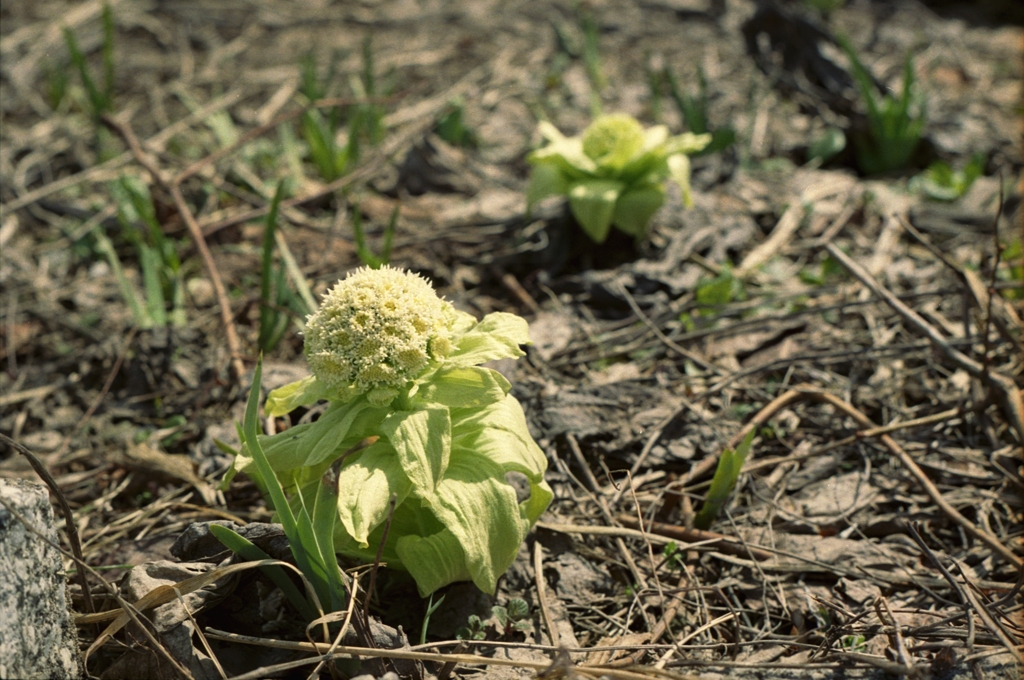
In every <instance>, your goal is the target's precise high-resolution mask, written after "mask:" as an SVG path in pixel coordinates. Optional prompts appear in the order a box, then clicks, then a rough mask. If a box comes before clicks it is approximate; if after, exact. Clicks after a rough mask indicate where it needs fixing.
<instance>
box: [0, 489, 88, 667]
mask: <svg viewBox="0 0 1024 680" xmlns="http://www.w3.org/2000/svg"><path fill="white" fill-rule="evenodd" d="M0 499H3V501H4V504H5V505H0V574H3V575H4V577H3V578H2V579H0V621H3V625H2V626H0V678H59V679H71V678H75V679H77V678H81V677H82V675H83V671H84V669H83V667H82V657H81V654H79V651H78V634H77V632H76V631H75V624H74V622H73V621H72V619H71V614H70V612H69V611H68V593H67V578H66V576H65V573H64V564H63V563H62V562H61V557H60V551H59V550H58V549H57V548H56V547H54V545H57V544H58V538H57V530H56V527H55V526H54V523H53V521H54V520H53V508H52V507H51V506H50V496H49V493H48V492H47V490H46V487H44V486H42V485H41V484H35V483H32V482H27V481H24V480H21V479H3V478H0ZM8 506H9V507H10V508H12V509H13V510H14V511H15V512H17V513H18V514H19V515H21V517H22V518H24V520H25V522H28V523H29V524H30V525H31V526H32V527H33V528H34V529H36V530H37V531H39V532H40V533H42V534H43V535H44V536H46V537H47V538H48V539H49V540H50V541H52V542H53V544H54V545H50V544H49V543H47V542H46V541H44V540H43V539H41V538H40V537H39V536H37V535H36V534H34V533H32V532H31V531H29V530H28V529H27V528H26V526H25V524H24V523H23V522H22V520H21V519H19V518H18V517H15V516H14V514H13V513H12V512H11V511H10V510H8Z"/></svg>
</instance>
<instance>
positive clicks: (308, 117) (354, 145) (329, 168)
mask: <svg viewBox="0 0 1024 680" xmlns="http://www.w3.org/2000/svg"><path fill="white" fill-rule="evenodd" d="M362 57H363V65H362V70H361V72H360V74H359V75H358V76H356V75H353V76H352V77H350V78H349V89H350V91H351V93H352V96H353V97H355V98H356V99H358V100H362V101H361V102H360V103H357V104H352V105H351V106H348V107H344V108H343V107H340V106H334V107H331V108H330V109H329V110H328V112H327V113H326V115H325V114H324V113H321V112H320V111H319V110H318V109H315V108H314V109H309V110H307V111H304V112H303V114H302V118H301V120H300V130H301V134H302V138H303V140H304V141H305V142H306V146H307V147H308V150H309V157H310V159H311V160H312V161H313V165H314V166H315V167H316V169H317V172H318V173H319V174H320V177H321V179H323V180H324V181H325V182H333V181H334V180H336V179H338V178H339V177H341V176H342V175H345V174H346V173H348V172H349V171H350V170H351V169H352V168H353V167H354V166H355V164H356V163H358V162H359V156H360V153H361V145H362V143H363V141H364V140H365V141H368V142H369V143H370V144H371V145H377V144H379V143H380V142H381V141H382V140H383V139H384V132H385V129H384V108H383V106H381V105H380V104H378V103H373V102H371V101H368V100H370V99H373V98H374V97H376V96H377V95H378V90H379V88H378V84H377V77H376V74H375V70H374V58H373V44H372V39H371V38H370V36H367V37H366V39H365V40H364V41H363V48H362ZM336 70H337V61H336V57H335V58H334V59H332V61H331V63H330V65H329V67H328V69H327V74H326V76H325V77H324V78H323V79H321V78H320V76H319V74H318V72H317V67H316V60H315V58H314V57H313V54H312V53H308V54H306V55H305V56H304V57H303V58H302V60H301V63H300V72H301V77H302V80H301V84H300V86H299V91H300V92H301V93H302V95H303V96H304V97H305V98H306V100H307V101H310V102H312V101H317V100H319V99H323V98H325V97H326V96H327V95H328V93H329V90H330V88H331V84H332V83H333V81H334V79H335V75H336ZM343 114H344V115H343ZM342 120H346V126H347V136H346V140H345V143H344V145H340V146H339V144H338V143H337V141H336V137H337V133H338V130H339V128H340V126H341V123H342Z"/></svg>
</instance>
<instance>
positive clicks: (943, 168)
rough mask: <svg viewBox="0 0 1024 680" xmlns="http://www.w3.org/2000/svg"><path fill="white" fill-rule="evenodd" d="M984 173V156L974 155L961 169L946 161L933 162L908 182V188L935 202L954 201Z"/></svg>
mask: <svg viewBox="0 0 1024 680" xmlns="http://www.w3.org/2000/svg"><path fill="white" fill-rule="evenodd" d="M984 171H985V154H975V155H974V156H972V157H971V160H970V161H969V162H968V163H967V164H966V165H965V166H964V167H963V168H961V169H959V170H954V169H953V167H952V166H951V165H950V164H949V163H947V162H946V161H935V162H934V163H932V164H931V165H929V166H928V169H927V170H925V171H924V172H922V173H921V174H920V175H917V176H916V177H914V178H913V179H912V180H911V181H910V186H911V188H912V189H914V190H916V191H920V192H921V193H923V194H924V195H925V196H927V197H928V198H931V199H933V200H936V201H955V200H956V199H958V198H960V197H961V196H963V195H964V194H966V193H967V191H968V190H969V189H970V188H971V185H972V184H974V180H976V179H978V178H979V177H981V175H982V173H983V172H984Z"/></svg>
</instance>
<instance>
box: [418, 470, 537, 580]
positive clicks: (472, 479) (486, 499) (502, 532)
mask: <svg viewBox="0 0 1024 680" xmlns="http://www.w3.org/2000/svg"><path fill="white" fill-rule="evenodd" d="M423 501H424V502H425V503H426V504H427V505H428V506H429V507H430V509H431V510H433V511H434V514H435V515H436V516H437V518H438V519H439V520H441V522H442V523H443V524H444V525H445V526H446V527H447V528H448V530H449V531H451V533H452V534H454V535H455V537H456V538H457V539H458V543H459V544H460V545H461V546H462V549H463V551H464V552H465V554H466V566H467V568H468V570H469V573H470V575H471V576H472V580H473V583H475V584H476V585H477V587H478V588H480V590H483V591H484V592H486V593H493V592H494V589H495V587H496V585H497V581H498V577H500V576H501V575H502V574H503V573H504V572H505V570H506V569H508V568H509V566H510V565H511V564H512V562H513V561H514V560H515V558H516V554H517V553H518V552H519V546H520V544H521V543H522V542H523V538H524V537H525V536H526V532H527V530H528V529H529V523H528V522H527V521H526V519H525V518H524V517H522V515H521V513H520V508H519V504H518V502H517V501H516V493H515V490H514V489H513V488H512V486H511V485H509V484H508V483H506V482H505V479H504V471H503V470H502V469H501V466H499V465H497V464H496V463H494V462H492V461H491V460H489V459H487V458H485V457H483V456H474V455H464V456H458V457H453V458H452V459H451V461H450V462H449V465H448V469H447V471H446V472H445V476H444V478H443V479H441V481H440V483H438V485H437V491H436V493H434V494H432V495H429V496H425V497H423ZM406 566H407V568H410V573H412V574H413V576H414V577H415V576H416V574H415V572H413V571H412V568H413V567H414V566H417V567H418V565H412V564H409V563H406ZM417 585H419V584H417ZM421 589H422V586H421Z"/></svg>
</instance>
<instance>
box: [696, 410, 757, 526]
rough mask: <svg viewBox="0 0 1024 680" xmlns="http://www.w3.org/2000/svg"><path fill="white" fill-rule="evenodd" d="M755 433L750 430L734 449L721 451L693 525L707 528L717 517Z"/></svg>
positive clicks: (737, 475)
mask: <svg viewBox="0 0 1024 680" xmlns="http://www.w3.org/2000/svg"><path fill="white" fill-rule="evenodd" d="M755 433H756V430H751V431H750V432H749V433H748V434H747V436H746V437H744V438H743V441H742V442H740V445H739V446H737V447H736V450H735V451H733V450H732V449H726V450H725V451H723V452H722V457H721V458H719V459H718V468H717V469H716V470H715V476H714V477H713V478H712V479H711V488H709V489H708V495H707V498H706V499H705V501H704V507H702V508H701V509H700V512H699V513H697V517H696V518H695V519H694V520H693V526H695V527H697V528H698V529H707V528H708V527H710V526H711V524H712V523H713V522H714V521H715V518H716V517H718V513H719V512H720V511H721V509H722V506H724V505H725V502H726V501H727V500H728V499H729V494H731V493H732V490H733V488H734V487H735V486H736V479H737V478H738V477H739V476H740V470H742V469H743V463H745V462H746V460H747V454H749V453H750V445H751V444H752V443H753V441H754V434H755Z"/></svg>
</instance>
